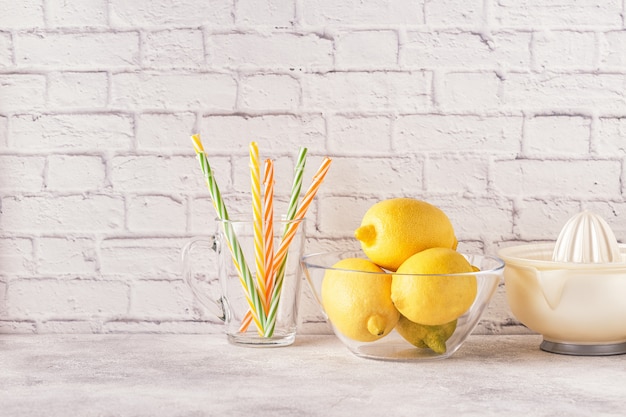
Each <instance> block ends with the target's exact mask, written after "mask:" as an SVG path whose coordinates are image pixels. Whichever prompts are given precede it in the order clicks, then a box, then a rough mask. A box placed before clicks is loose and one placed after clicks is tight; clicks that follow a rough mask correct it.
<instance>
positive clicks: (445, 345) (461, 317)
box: [301, 250, 504, 361]
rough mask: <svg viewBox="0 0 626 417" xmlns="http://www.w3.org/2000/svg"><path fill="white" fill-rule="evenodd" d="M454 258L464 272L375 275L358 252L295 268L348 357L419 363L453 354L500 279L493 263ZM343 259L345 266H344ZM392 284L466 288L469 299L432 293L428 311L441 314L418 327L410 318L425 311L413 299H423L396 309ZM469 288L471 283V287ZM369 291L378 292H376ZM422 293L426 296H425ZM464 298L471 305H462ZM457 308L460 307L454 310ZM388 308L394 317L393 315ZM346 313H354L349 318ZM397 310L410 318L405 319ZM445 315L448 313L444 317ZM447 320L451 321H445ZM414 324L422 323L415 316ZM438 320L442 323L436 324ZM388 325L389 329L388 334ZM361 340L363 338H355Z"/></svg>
mask: <svg viewBox="0 0 626 417" xmlns="http://www.w3.org/2000/svg"><path fill="white" fill-rule="evenodd" d="M458 254H459V256H461V257H463V258H464V260H465V261H466V262H467V263H468V264H469V265H470V269H469V271H466V272H449V273H437V274H433V273H429V272H425V273H414V272H402V268H401V267H398V270H397V271H389V270H387V269H384V268H378V270H377V269H375V268H373V267H371V265H370V267H371V268H370V269H367V268H365V267H364V266H363V265H368V262H369V264H371V263H372V262H371V260H369V261H368V259H369V258H368V256H367V255H366V254H365V253H364V252H363V251H362V250H357V251H334V252H323V253H315V254H310V255H306V256H304V257H303V258H302V260H301V264H302V270H303V271H304V275H305V278H306V281H307V282H308V284H309V285H310V287H311V289H312V291H313V293H314V295H315V298H316V300H317V302H318V303H319V305H320V306H321V307H322V311H323V312H324V314H325V316H326V318H327V319H328V321H329V322H330V324H331V327H332V328H333V331H334V333H335V335H336V336H337V337H338V338H339V339H340V340H341V342H342V343H343V344H344V345H345V346H346V347H347V348H348V349H349V350H350V351H351V352H352V353H354V354H355V355H357V356H359V357H364V358H370V359H380V360H391V361H420V360H434V359H444V358H447V357H450V356H451V355H452V354H454V353H455V352H456V351H457V350H458V349H459V348H460V347H461V345H462V344H463V343H464V342H465V340H466V339H467V337H468V336H469V335H470V334H471V332H472V330H473V329H474V328H475V327H476V325H477V324H478V322H479V320H480V317H481V315H482V314H483V312H484V310H485V309H486V308H487V306H488V304H489V301H490V300H491V297H492V296H493V294H494V292H495V290H496V288H497V287H498V284H499V282H500V280H501V277H502V271H503V268H504V263H503V262H502V260H500V259H499V258H496V257H492V256H487V255H469V254H461V253H458ZM346 259H349V261H347V262H346V261H345V260H346ZM355 259H360V260H363V261H365V264H358V262H357V261H355ZM359 262H360V261H359ZM357 264H358V265H357ZM338 277H339V278H338ZM338 279H339V280H342V281H344V285H332V293H331V292H329V291H328V287H327V286H328V282H329V281H331V282H332V281H337V280H338ZM327 280H329V281H327ZM395 280H402V281H403V282H404V283H403V284H402V285H400V286H399V287H398V288H397V289H396V290H397V291H400V289H399V288H400V287H406V288H412V287H416V288H420V287H421V288H428V287H432V285H433V283H435V284H436V283H438V282H443V281H445V282H446V283H447V284H446V285H445V287H448V288H451V289H452V290H450V291H452V292H454V291H453V290H454V289H458V288H469V290H468V291H469V292H470V294H469V295H467V296H465V297H461V301H459V300H458V299H452V298H448V297H447V296H442V295H441V294H438V296H437V299H438V301H436V302H432V300H431V304H430V306H433V305H435V306H437V307H436V308H437V309H441V310H443V311H446V312H447V313H446V314H444V315H442V316H441V317H440V318H439V319H437V321H429V323H431V324H428V323H420V322H419V321H417V320H418V319H416V317H415V316H413V315H412V313H414V312H415V311H420V310H423V309H424V308H425V307H423V306H422V307H420V306H419V305H417V303H419V302H421V301H420V300H418V299H417V298H420V297H427V295H424V294H422V295H421V296H419V295H418V296H415V297H416V299H414V300H413V301H411V295H409V296H407V297H406V300H405V302H404V305H402V306H400V308H398V307H399V305H397V304H396V303H397V299H396V300H394V295H393V294H394V281H395ZM468 282H469V283H470V285H469V286H468ZM472 283H475V286H474V285H472ZM374 288H379V289H380V288H383V290H381V291H378V290H374ZM370 291H371V293H370ZM463 291H466V290H462V292H463ZM400 292H401V291H400ZM452 292H450V294H452ZM372 293H376V294H375V295H374V296H372V297H369V298H367V300H366V299H364V298H363V295H364V294H365V295H368V294H369V295H372ZM427 293H428V291H426V293H425V294H427ZM355 295H356V297H355ZM396 295H397V294H396ZM359 296H360V297H359ZM468 299H469V300H471V302H469V303H468V302H467V300H468ZM336 303H339V307H340V308H343V309H345V310H344V314H342V315H339V316H338V315H337V314H336V311H335V310H336V309H337V308H338V306H337V305H335V304H336ZM460 304H463V306H464V307H459V305H460ZM467 304H469V305H467ZM416 305H417V306H416ZM465 306H466V307H465ZM392 307H393V308H392ZM428 308H430V307H428ZM394 309H395V310H397V313H394ZM350 311H352V312H353V313H354V312H357V313H355V314H354V315H353V314H350ZM403 311H404V313H405V314H407V315H409V316H411V317H407V316H405V315H404V314H403ZM451 311H452V312H454V313H450V312H451ZM396 314H397V316H396ZM376 316H378V317H379V318H378V319H373V321H376V320H380V321H379V323H378V324H377V325H372V326H370V323H368V322H369V321H370V318H371V317H376ZM395 317H397V320H396V319H395ZM449 317H453V319H451V320H448V318H449ZM419 320H422V318H421V316H420V318H419ZM439 320H447V321H446V322H445V323H439ZM394 321H395V323H394ZM381 323H384V324H381ZM433 323H434V324H433ZM392 324H393V326H392V329H389V326H391V325H392ZM370 327H371V329H370ZM347 328H349V329H352V330H354V329H357V331H356V335H357V336H358V337H357V336H355V334H354V333H351V332H350V331H347V330H346V329H347ZM382 329H384V330H382ZM370 330H373V332H372V331H370ZM368 333H369V334H370V335H371V337H370V336H368ZM372 333H375V335H374V334H372ZM364 335H365V336H366V337H360V336H364ZM433 340H436V342H434V341H433Z"/></svg>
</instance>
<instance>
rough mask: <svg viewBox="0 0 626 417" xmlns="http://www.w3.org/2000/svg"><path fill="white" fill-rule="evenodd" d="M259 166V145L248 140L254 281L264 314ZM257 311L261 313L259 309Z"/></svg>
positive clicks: (262, 237) (263, 268) (263, 267)
mask: <svg viewBox="0 0 626 417" xmlns="http://www.w3.org/2000/svg"><path fill="white" fill-rule="evenodd" d="M260 171H261V168H260V166H259V147H258V145H257V143H256V142H250V184H251V188H252V214H253V216H252V217H253V222H252V224H253V229H254V262H255V266H256V282H257V291H258V294H259V298H260V299H261V305H263V308H264V312H263V314H265V305H266V304H267V303H266V301H265V266H264V259H263V258H264V256H263V250H264V244H263V239H264V236H263V218H262V207H261V174H260ZM259 313H261V312H260V311H259Z"/></svg>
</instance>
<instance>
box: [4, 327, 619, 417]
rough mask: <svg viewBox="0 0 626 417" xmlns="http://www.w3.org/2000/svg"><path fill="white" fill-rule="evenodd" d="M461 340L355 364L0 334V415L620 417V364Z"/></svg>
mask: <svg viewBox="0 0 626 417" xmlns="http://www.w3.org/2000/svg"><path fill="white" fill-rule="evenodd" d="M540 342H541V337H540V336H533V335H530V336H529V335H519V336H494V335H490V336H470V338H469V339H468V340H467V342H466V343H465V345H463V346H462V347H461V349H460V350H459V351H458V352H456V353H455V355H453V356H452V357H451V358H449V359H445V360H442V361H434V362H427V363H424V362H423V363H397V362H382V361H374V360H369V359H362V358H358V357H356V356H353V355H352V354H351V353H350V352H348V350H347V349H346V348H344V347H343V345H341V343H340V342H339V341H338V340H337V339H336V338H335V337H334V336H298V338H297V341H296V343H295V344H294V345H292V346H289V347H285V348H273V349H254V348H245V347H235V346H232V345H229V344H228V343H227V342H226V340H225V338H224V336H222V335H219V334H211V335H153V334H139V335H138V334H133V335H34V336H33V335H30V336H24V335H0V352H1V353H0V415H2V416H3V417H12V416H46V417H55V416H64V417H65V416H102V417H104V416H133V417H137V416H168V417H171V416H178V417H184V416H185V417H186V416H264V415H267V416H359V415H387V416H417V415H422V414H423V415H430V416H433V415H435V416H449V415H454V416H461V415H463V416H488V415H493V416H496V415H497V416H503V415H524V416H556V415H567V416H589V415H598V416H600V415H602V416H607V415H615V416H618V415H619V416H623V415H625V414H626V403H625V402H624V399H625V398H626V355H620V356H605V357H580V356H566V355H556V354H551V353H546V352H543V351H541V350H539V343H540Z"/></svg>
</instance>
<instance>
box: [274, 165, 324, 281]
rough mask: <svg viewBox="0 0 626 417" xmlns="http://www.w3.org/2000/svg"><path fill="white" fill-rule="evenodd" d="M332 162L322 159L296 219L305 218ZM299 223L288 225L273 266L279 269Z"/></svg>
mask: <svg viewBox="0 0 626 417" xmlns="http://www.w3.org/2000/svg"><path fill="white" fill-rule="evenodd" d="M331 162H332V160H331V159H330V158H328V157H326V158H324V160H323V161H322V165H321V166H320V167H319V169H318V170H317V173H315V176H314V177H313V181H312V182H311V185H310V186H309V189H308V190H307V191H306V193H305V194H304V197H302V203H300V206H299V207H298V210H297V211H296V215H295V216H294V220H298V219H303V218H304V216H305V214H306V212H307V210H308V209H309V206H310V205H311V203H312V202H313V198H314V197H315V194H316V193H317V190H319V188H320V185H322V182H323V181H324V177H325V176H326V174H327V173H328V170H329V169H330V163H331ZM299 225H300V222H293V223H290V224H289V226H288V227H289V228H288V229H287V231H286V232H285V235H284V236H283V239H282V241H281V242H280V246H279V247H278V250H277V251H276V253H275V254H274V262H273V263H272V268H274V269H278V266H279V265H280V264H281V263H282V261H283V259H284V258H285V256H287V250H288V249H289V244H290V243H291V241H292V240H293V238H294V237H295V236H296V231H297V229H298V226H299Z"/></svg>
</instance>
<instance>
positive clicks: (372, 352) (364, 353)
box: [301, 251, 504, 361]
mask: <svg viewBox="0 0 626 417" xmlns="http://www.w3.org/2000/svg"><path fill="white" fill-rule="evenodd" d="M463 256H465V257H466V258H467V260H468V261H469V262H470V263H471V264H472V265H473V266H475V267H477V268H479V269H480V271H477V272H470V273H465V274H448V275H444V274H440V275H419V274H403V275H404V276H409V277H411V278H412V279H415V280H423V279H425V278H431V277H457V278H459V279H460V278H461V277H463V278H465V279H466V278H467V276H468V275H473V276H475V277H476V282H477V294H476V297H475V299H474V302H473V303H472V304H471V306H470V308H469V309H468V310H467V311H466V312H465V313H464V314H463V315H462V316H460V317H458V319H457V324H456V328H455V329H454V332H453V333H452V335H451V336H450V337H449V338H448V339H447V341H446V342H445V351H443V352H442V351H440V352H435V351H433V350H431V349H430V348H427V347H416V346H414V345H413V344H411V343H409V342H408V341H407V340H405V339H404V338H403V337H402V336H401V335H400V334H399V333H398V332H397V330H396V329H394V330H392V331H391V332H390V333H388V334H387V335H385V336H383V337H382V338H380V339H378V340H376V341H373V342H361V341H357V340H353V339H350V338H348V337H346V336H344V335H343V334H342V333H341V331H339V329H338V328H337V327H336V326H335V325H334V324H333V322H332V320H330V319H329V318H328V315H327V314H326V312H325V311H324V307H323V303H322V297H321V293H322V292H321V288H322V282H323V280H324V276H325V274H326V272H327V271H329V270H333V265H335V264H336V263H337V262H338V261H340V260H342V259H345V258H362V259H367V258H366V256H365V255H364V254H363V252H361V251H337V252H325V253H315V254H311V255H306V256H304V257H303V258H302V261H301V264H302V269H303V271H304V275H305V278H306V280H307V281H308V284H309V285H310V287H311V289H312V291H313V293H314V295H315V298H316V301H317V303H318V304H319V306H320V307H321V309H322V311H323V312H324V316H325V318H326V319H327V320H328V321H329V322H330V324H331V326H332V328H333V331H334V333H335V335H336V336H337V337H338V338H339V340H341V342H343V344H344V345H345V346H346V347H347V348H348V349H349V350H350V352H352V353H353V354H355V355H357V356H359V357H363V358H369V359H379V360H389V361H424V360H437V359H445V358H448V357H450V356H451V355H452V354H454V352H456V351H457V350H458V349H459V348H460V347H461V345H462V344H463V342H464V341H465V340H466V339H467V337H468V336H469V335H470V333H471V332H472V330H474V328H475V327H476V325H477V324H478V322H479V320H480V317H481V315H482V314H483V312H484V311H485V308H487V306H488V305H489V301H490V300H491V297H492V296H493V294H494V292H495V290H496V288H497V287H498V284H499V283H500V280H501V278H502V271H503V269H504V262H503V261H502V260H500V259H499V258H496V257H493V256H484V255H467V254H463ZM334 270H337V269H334ZM341 272H342V274H357V273H358V274H359V275H361V277H362V278H364V279H367V278H368V277H370V276H371V277H372V278H375V277H376V276H377V275H381V273H376V272H368V273H365V274H366V276H363V275H362V274H364V273H363V272H361V271H351V270H341ZM384 274H393V273H391V272H384ZM360 279H361V278H360Z"/></svg>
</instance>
